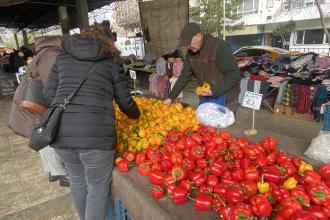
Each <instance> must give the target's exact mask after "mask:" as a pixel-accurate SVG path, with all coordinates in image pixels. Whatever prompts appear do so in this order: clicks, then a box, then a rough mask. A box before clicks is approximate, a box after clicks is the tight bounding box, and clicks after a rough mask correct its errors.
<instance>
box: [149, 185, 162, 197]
mask: <svg viewBox="0 0 330 220" xmlns="http://www.w3.org/2000/svg"><path fill="white" fill-rule="evenodd" d="M164 194H165V193H164V189H163V188H162V187H161V186H157V185H153V186H152V189H151V195H152V198H153V199H161V198H163V197H164Z"/></svg>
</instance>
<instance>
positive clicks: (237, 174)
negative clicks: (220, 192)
mask: <svg viewBox="0 0 330 220" xmlns="http://www.w3.org/2000/svg"><path fill="white" fill-rule="evenodd" d="M231 177H232V178H233V179H234V180H237V181H239V182H240V181H243V180H244V179H245V174H244V171H243V170H242V169H240V168H236V169H234V170H233V171H232V172H231Z"/></svg>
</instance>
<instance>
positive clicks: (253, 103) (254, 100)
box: [242, 91, 262, 110]
mask: <svg viewBox="0 0 330 220" xmlns="http://www.w3.org/2000/svg"><path fill="white" fill-rule="evenodd" d="M261 101H262V94H259V93H255V92H250V91H246V92H245V95H244V99H243V103H242V106H244V107H247V108H252V109H255V110H259V109H260V105H261Z"/></svg>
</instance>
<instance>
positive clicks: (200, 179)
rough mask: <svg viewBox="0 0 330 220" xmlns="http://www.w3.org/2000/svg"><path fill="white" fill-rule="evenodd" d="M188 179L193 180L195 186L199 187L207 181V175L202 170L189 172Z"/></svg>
mask: <svg viewBox="0 0 330 220" xmlns="http://www.w3.org/2000/svg"><path fill="white" fill-rule="evenodd" d="M190 180H191V181H192V182H194V184H195V186H196V187H200V186H201V185H202V184H203V183H205V182H206V181H207V176H206V174H205V173H204V172H203V171H196V172H194V173H192V174H191V176H190Z"/></svg>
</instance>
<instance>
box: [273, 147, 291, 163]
mask: <svg viewBox="0 0 330 220" xmlns="http://www.w3.org/2000/svg"><path fill="white" fill-rule="evenodd" d="M291 160H292V158H291V157H290V156H288V155H287V154H286V152H285V151H284V150H280V151H277V152H276V161H277V162H278V163H279V164H282V163H284V162H286V161H289V162H291Z"/></svg>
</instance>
